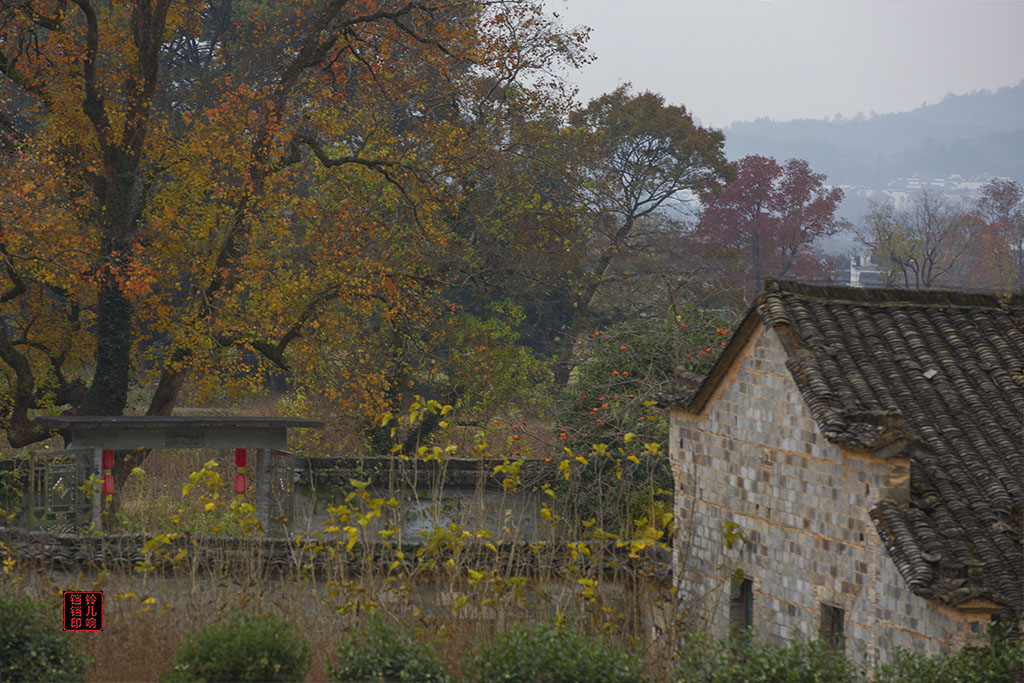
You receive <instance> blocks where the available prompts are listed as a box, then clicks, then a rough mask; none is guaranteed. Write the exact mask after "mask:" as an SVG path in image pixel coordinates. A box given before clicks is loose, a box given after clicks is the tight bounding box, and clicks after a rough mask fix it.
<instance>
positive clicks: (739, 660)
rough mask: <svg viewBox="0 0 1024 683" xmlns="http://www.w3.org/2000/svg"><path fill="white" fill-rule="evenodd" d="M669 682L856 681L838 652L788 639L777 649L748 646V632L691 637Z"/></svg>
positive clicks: (823, 645) (814, 642)
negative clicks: (718, 636) (717, 637)
mask: <svg viewBox="0 0 1024 683" xmlns="http://www.w3.org/2000/svg"><path fill="white" fill-rule="evenodd" d="M678 655H679V659H678V660H677V668H676V671H675V676H674V679H675V680H677V681H690V682H697V681H699V682H701V683H726V682H729V683H732V682H733V681H742V682H743V683H753V682H754V681H772V682H773V683H774V682H777V683H804V682H805V681H806V682H807V683H810V682H811V681H828V682H829V683H833V682H834V683H840V682H843V681H854V680H856V679H857V677H856V671H855V669H854V667H853V665H852V664H851V663H850V662H849V660H847V659H846V655H845V654H844V653H843V652H842V651H837V650H832V649H830V648H829V647H828V645H827V644H826V643H824V642H822V641H820V640H810V641H807V640H802V639H800V638H799V637H794V638H793V639H792V640H790V641H789V642H788V643H786V644H785V645H783V646H782V647H773V646H771V645H766V644H764V643H758V642H754V641H753V639H752V638H751V636H750V634H749V633H734V634H732V635H730V636H729V637H727V638H721V639H719V640H715V641H711V642H708V640H707V639H706V638H704V637H701V636H693V637H691V638H690V639H689V640H688V641H687V642H686V644H685V645H684V646H683V648H682V649H681V650H680V652H679V653H678Z"/></svg>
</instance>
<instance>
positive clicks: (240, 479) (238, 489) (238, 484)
mask: <svg viewBox="0 0 1024 683" xmlns="http://www.w3.org/2000/svg"><path fill="white" fill-rule="evenodd" d="M235 493H237V494H238V495H242V494H243V493H245V475H244V474H236V475H235Z"/></svg>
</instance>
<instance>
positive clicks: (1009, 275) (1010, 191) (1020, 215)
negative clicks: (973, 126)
mask: <svg viewBox="0 0 1024 683" xmlns="http://www.w3.org/2000/svg"><path fill="white" fill-rule="evenodd" d="M975 212H976V213H977V215H978V216H980V218H981V219H982V220H983V221H984V222H985V224H986V231H985V232H986V238H987V239H986V240H985V245H984V246H985V247H986V249H985V251H984V252H983V255H982V257H981V258H976V259H974V260H975V261H976V262H978V261H980V262H981V264H982V266H985V265H986V263H987V264H989V265H988V267H987V268H986V271H987V273H992V274H995V271H999V270H1005V271H1006V277H1004V278H1000V277H998V275H996V279H997V280H1001V281H1003V282H1004V283H1005V284H1008V285H1010V286H1011V287H1012V288H1015V289H1017V290H1024V187H1021V184H1020V183H1018V182H1017V181H1015V180H1008V179H1005V178H995V179H993V180H991V181H989V182H988V183H986V184H985V185H984V187H982V188H981V197H980V198H979V199H978V202H977V204H976V206H975ZM985 255H987V256H988V258H987V259H986V258H984V256H985ZM980 274H981V273H979V275H980Z"/></svg>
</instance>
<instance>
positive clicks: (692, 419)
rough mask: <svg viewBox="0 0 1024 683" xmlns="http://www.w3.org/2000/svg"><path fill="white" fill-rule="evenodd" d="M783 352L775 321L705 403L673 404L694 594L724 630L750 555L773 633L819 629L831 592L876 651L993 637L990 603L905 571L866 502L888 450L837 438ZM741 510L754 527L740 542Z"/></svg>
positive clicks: (682, 545) (673, 447)
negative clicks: (950, 602) (975, 603)
mask: <svg viewBox="0 0 1024 683" xmlns="http://www.w3.org/2000/svg"><path fill="white" fill-rule="evenodd" d="M785 358H786V356H785V351H784V350H783V348H782V345H781V344H780V343H779V340H778V338H777V336H776V334H775V332H774V331H772V330H767V331H763V334H761V335H760V336H758V335H755V336H754V338H753V339H752V341H751V342H750V343H748V346H747V349H746V351H745V353H744V355H743V356H742V360H741V361H740V362H739V367H738V369H736V370H735V371H734V372H733V373H732V374H731V375H730V376H729V377H727V378H726V379H725V380H724V382H723V384H722V386H721V387H720V389H719V392H718V394H717V395H716V396H715V397H713V398H712V400H711V401H710V403H709V405H708V407H707V409H706V410H705V413H704V414H703V415H700V416H694V415H690V414H689V413H686V412H685V411H682V410H680V409H674V410H673V412H672V420H671V425H672V427H671V429H672V431H671V441H670V457H671V462H672V469H673V472H674V475H675V482H676V515H677V518H678V520H679V537H678V542H677V543H676V549H675V553H676V555H675V563H676V567H675V576H676V581H677V585H678V589H679V594H680V599H681V605H683V606H684V607H683V608H684V609H685V610H688V614H689V615H690V616H695V617H697V618H699V619H701V620H703V621H702V623H703V627H704V628H706V629H709V630H711V631H712V632H713V633H715V634H716V635H722V634H724V633H726V632H727V630H728V622H729V596H730V587H731V581H730V577H731V576H732V575H733V572H734V571H735V570H736V569H740V570H742V572H743V575H744V577H745V578H748V579H750V580H752V581H753V590H754V599H753V612H754V629H755V632H756V635H757V637H758V638H759V639H762V640H764V641H767V642H770V643H775V644H780V643H781V642H783V641H784V640H785V639H787V638H789V636H790V634H791V633H792V632H793V631H796V632H799V633H800V634H802V635H804V636H807V637H817V635H818V632H819V626H820V620H821V615H820V611H821V605H822V604H823V603H824V604H828V605H832V606H836V607H840V608H842V609H843V610H844V611H845V619H844V630H845V638H846V650H847V652H848V653H850V654H851V655H852V656H853V657H854V658H855V659H856V660H857V661H859V662H861V663H863V664H866V665H873V664H875V663H876V662H878V661H887V660H888V658H889V654H890V653H891V652H892V650H893V648H894V647H895V646H900V647H903V648H907V649H911V650H915V651H918V652H926V653H938V652H945V651H950V650H955V649H959V648H960V647H962V646H963V645H964V644H965V643H968V642H970V641H971V639H972V638H979V637H982V636H983V634H984V623H986V622H987V617H986V616H980V615H975V616H972V615H968V614H965V613H961V612H958V611H956V610H952V609H949V608H946V607H943V606H939V605H937V604H935V603H929V602H927V601H926V600H924V599H923V598H920V597H918V596H916V595H914V594H913V593H912V592H911V591H910V589H909V587H908V586H907V585H906V584H905V582H904V581H903V579H902V577H901V576H900V575H899V573H898V572H897V570H896V567H895V565H894V564H893V562H892V560H891V559H890V558H889V556H888V554H887V553H886V550H885V548H884V547H883V546H882V543H881V540H880V539H879V537H878V534H877V532H876V531H875V528H874V525H873V523H872V522H871V519H870V517H869V516H868V510H869V509H870V508H871V507H872V506H874V505H875V504H876V503H877V502H878V500H880V499H881V497H882V496H883V495H884V494H885V490H886V488H887V487H888V486H889V484H890V474H891V472H890V467H891V465H890V463H887V462H886V461H883V460H880V459H877V458H873V457H871V456H868V455H864V454H852V453H847V454H845V455H844V453H843V452H841V451H840V449H839V448H838V447H836V446H834V445H832V444H829V443H828V442H827V441H826V440H825V438H824V437H823V436H822V434H821V432H820V431H819V429H818V426H817V424H816V423H815V421H814V419H813V418H812V417H811V415H810V413H809V412H808V410H807V407H806V406H805V405H804V403H803V400H802V399H801V397H800V392H799V390H798V389H797V387H796V384H795V383H794V382H793V379H792V377H791V375H790V373H789V371H788V370H787V369H786V367H785ZM729 522H732V523H734V524H736V525H738V529H737V530H736V532H737V533H741V534H742V537H743V539H744V540H738V539H737V540H736V542H735V543H734V545H733V547H732V548H731V549H729V548H727V543H726V538H725V535H724V533H723V527H724V526H725V525H727V523H729Z"/></svg>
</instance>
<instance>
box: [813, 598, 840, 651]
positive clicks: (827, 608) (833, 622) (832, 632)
mask: <svg viewBox="0 0 1024 683" xmlns="http://www.w3.org/2000/svg"><path fill="white" fill-rule="evenodd" d="M845 618H846V614H845V612H844V611H843V609H842V608H841V607H836V606H834V605H824V604H823V605H822V606H821V629H820V630H819V633H818V637H819V638H821V640H823V641H824V642H825V644H826V645H828V646H829V647H830V648H831V649H833V650H842V649H843V621H844V619H845Z"/></svg>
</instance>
